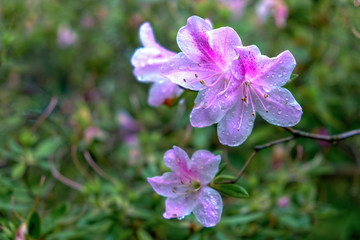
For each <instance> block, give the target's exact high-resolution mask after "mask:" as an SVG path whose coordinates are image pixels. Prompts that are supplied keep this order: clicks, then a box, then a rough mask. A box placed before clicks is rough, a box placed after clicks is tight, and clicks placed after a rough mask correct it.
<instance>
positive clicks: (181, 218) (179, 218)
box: [177, 216, 185, 220]
mask: <svg viewBox="0 0 360 240" xmlns="http://www.w3.org/2000/svg"><path fill="white" fill-rule="evenodd" d="M184 218H185V216H182V217H178V218H177V219H178V220H183V219H184Z"/></svg>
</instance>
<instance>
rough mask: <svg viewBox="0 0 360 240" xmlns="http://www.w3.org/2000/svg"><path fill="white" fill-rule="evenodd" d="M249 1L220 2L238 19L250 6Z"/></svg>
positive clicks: (224, 0)
mask: <svg viewBox="0 0 360 240" xmlns="http://www.w3.org/2000/svg"><path fill="white" fill-rule="evenodd" d="M248 1H249V0H220V2H221V3H222V4H224V5H226V6H227V7H228V8H229V10H230V11H231V12H232V13H233V14H234V17H236V18H238V17H240V16H241V15H242V14H243V11H244V9H245V7H246V5H247V4H248Z"/></svg>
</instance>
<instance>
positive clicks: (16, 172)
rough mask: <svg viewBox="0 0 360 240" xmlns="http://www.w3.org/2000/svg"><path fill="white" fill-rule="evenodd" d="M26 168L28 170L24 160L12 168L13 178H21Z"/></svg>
mask: <svg viewBox="0 0 360 240" xmlns="http://www.w3.org/2000/svg"><path fill="white" fill-rule="evenodd" d="M25 170H26V164H25V163H24V162H21V163H18V164H16V165H15V167H13V169H12V170H11V177H12V178H13V179H19V178H21V177H22V176H23V175H24V173H25Z"/></svg>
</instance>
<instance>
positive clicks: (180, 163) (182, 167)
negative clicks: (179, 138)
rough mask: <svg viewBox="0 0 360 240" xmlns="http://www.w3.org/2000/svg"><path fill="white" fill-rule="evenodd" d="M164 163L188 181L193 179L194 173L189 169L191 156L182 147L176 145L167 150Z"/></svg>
mask: <svg viewBox="0 0 360 240" xmlns="http://www.w3.org/2000/svg"><path fill="white" fill-rule="evenodd" d="M164 163H165V165H166V166H167V167H168V168H170V169H171V170H172V171H173V173H174V174H176V175H177V176H178V177H179V178H180V179H181V180H183V181H187V180H190V179H193V178H192V173H191V172H190V170H189V166H190V158H189V156H188V155H187V153H186V152H185V151H184V150H182V149H181V148H179V147H177V146H174V147H173V149H170V150H168V151H166V153H165V155H164Z"/></svg>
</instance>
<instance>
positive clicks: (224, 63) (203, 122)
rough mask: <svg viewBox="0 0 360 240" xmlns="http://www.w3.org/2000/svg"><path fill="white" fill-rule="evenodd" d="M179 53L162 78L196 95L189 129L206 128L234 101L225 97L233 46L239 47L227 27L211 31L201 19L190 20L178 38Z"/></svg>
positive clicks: (233, 51)
mask: <svg viewBox="0 0 360 240" xmlns="http://www.w3.org/2000/svg"><path fill="white" fill-rule="evenodd" d="M177 42H178V45H179V48H180V49H181V50H182V52H181V53H179V54H177V55H176V56H175V57H173V58H172V59H171V60H170V61H169V62H167V63H166V64H164V65H163V74H165V75H166V76H167V77H168V78H170V79H171V81H173V82H174V83H176V84H179V85H180V86H182V87H184V88H187V89H190V90H196V91H199V94H198V96H197V98H196V99H195V108H194V109H193V111H192V113H191V115H190V121H191V125H192V126H194V127H206V126H210V125H212V124H214V123H217V122H219V121H220V120H221V119H222V118H223V116H224V115H225V113H226V112H227V111H228V110H229V108H230V106H231V105H232V104H233V103H234V100H235V99H232V98H228V96H227V95H226V94H225V93H226V92H227V89H228V87H229V82H230V78H231V73H230V69H229V66H230V64H231V62H232V61H233V59H234V58H236V55H237V54H236V52H235V50H234V47H235V46H241V40H240V38H239V36H238V35H237V33H236V32H235V31H234V30H233V29H232V28H230V27H222V28H219V29H215V30H212V26H211V25H210V24H209V23H208V22H207V21H206V20H203V19H202V18H200V17H197V16H192V17H190V18H189V19H188V21H187V25H186V26H185V27H183V28H181V29H180V30H179V32H178V35H177Z"/></svg>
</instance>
